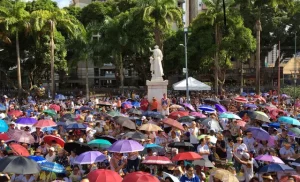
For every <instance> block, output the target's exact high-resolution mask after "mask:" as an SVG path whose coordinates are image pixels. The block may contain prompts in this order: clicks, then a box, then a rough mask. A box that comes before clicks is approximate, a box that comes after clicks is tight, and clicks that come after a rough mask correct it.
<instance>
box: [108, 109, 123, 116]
mask: <svg viewBox="0 0 300 182" xmlns="http://www.w3.org/2000/svg"><path fill="white" fill-rule="evenodd" d="M107 114H108V115H110V116H111V117H115V116H122V114H121V113H120V112H118V111H113V110H111V111H108V112H107Z"/></svg>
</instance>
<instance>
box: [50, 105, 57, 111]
mask: <svg viewBox="0 0 300 182" xmlns="http://www.w3.org/2000/svg"><path fill="white" fill-rule="evenodd" d="M49 108H50V109H52V110H54V111H60V106H59V105H57V104H51V105H50V106H49Z"/></svg>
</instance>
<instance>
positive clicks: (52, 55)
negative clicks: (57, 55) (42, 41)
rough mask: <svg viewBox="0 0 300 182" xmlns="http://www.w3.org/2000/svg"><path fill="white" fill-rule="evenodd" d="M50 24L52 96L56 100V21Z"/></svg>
mask: <svg viewBox="0 0 300 182" xmlns="http://www.w3.org/2000/svg"><path fill="white" fill-rule="evenodd" d="M50 26H51V33H50V41H51V43H50V46H51V53H50V57H51V97H52V99H53V100H54V99H55V80H54V79H55V78H54V38H53V36H54V35H53V34H54V22H53V21H50Z"/></svg>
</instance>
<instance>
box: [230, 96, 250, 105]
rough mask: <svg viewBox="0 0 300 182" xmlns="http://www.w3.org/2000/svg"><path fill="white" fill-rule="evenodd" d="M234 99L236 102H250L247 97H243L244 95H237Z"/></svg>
mask: <svg viewBox="0 0 300 182" xmlns="http://www.w3.org/2000/svg"><path fill="white" fill-rule="evenodd" d="M233 100H234V101H235V102H240V103H247V102H248V100H247V98H245V97H242V96H239V97H235V98H234V99H233Z"/></svg>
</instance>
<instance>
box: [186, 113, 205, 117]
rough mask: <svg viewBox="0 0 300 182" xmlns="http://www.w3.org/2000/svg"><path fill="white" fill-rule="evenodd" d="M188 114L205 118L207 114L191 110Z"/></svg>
mask: <svg viewBox="0 0 300 182" xmlns="http://www.w3.org/2000/svg"><path fill="white" fill-rule="evenodd" d="M190 116H194V117H198V118H206V117H207V116H206V115H204V114H202V113H200V112H191V113H190Z"/></svg>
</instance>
